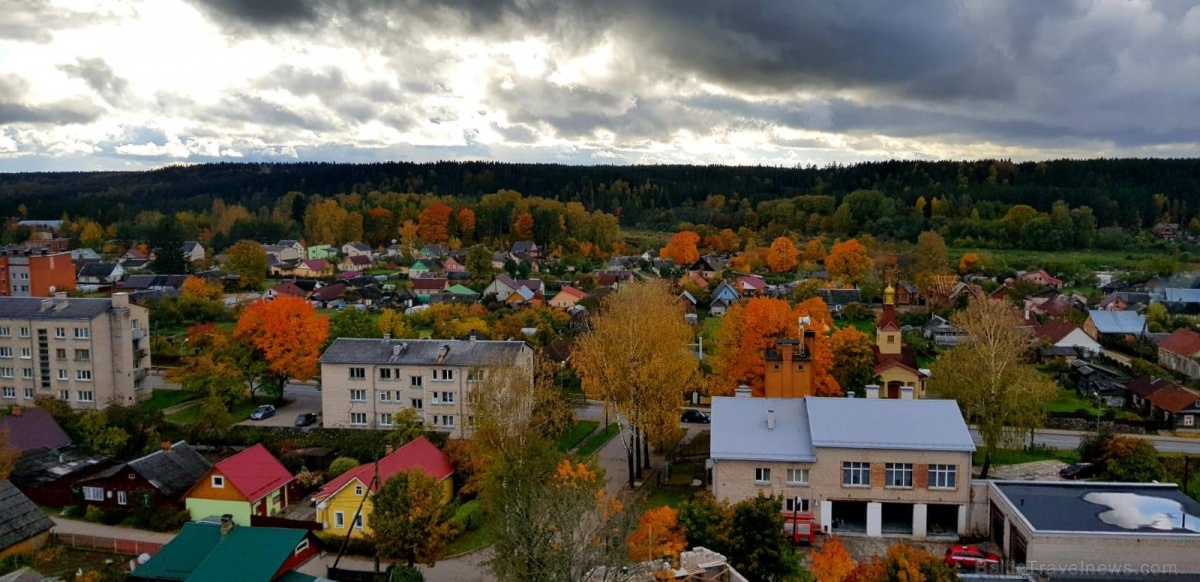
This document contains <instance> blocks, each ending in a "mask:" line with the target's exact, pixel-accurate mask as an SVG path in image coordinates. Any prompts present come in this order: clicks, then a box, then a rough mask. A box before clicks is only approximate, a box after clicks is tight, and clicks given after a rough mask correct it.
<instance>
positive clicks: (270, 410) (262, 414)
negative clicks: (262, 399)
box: [250, 404, 275, 420]
mask: <svg viewBox="0 0 1200 582" xmlns="http://www.w3.org/2000/svg"><path fill="white" fill-rule="evenodd" d="M272 416H275V407H274V406H271V405H270V404H264V405H262V406H259V407H258V408H255V409H254V412H251V413H250V420H266V419H268V418H271V417H272Z"/></svg>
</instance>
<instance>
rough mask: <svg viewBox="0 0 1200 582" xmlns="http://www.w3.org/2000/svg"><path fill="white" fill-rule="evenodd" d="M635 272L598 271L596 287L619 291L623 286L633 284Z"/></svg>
mask: <svg viewBox="0 0 1200 582" xmlns="http://www.w3.org/2000/svg"><path fill="white" fill-rule="evenodd" d="M633 279H634V274H633V271H597V272H596V285H597V286H598V287H612V288H613V289H619V288H620V287H621V286H622V285H624V284H627V283H631V282H633Z"/></svg>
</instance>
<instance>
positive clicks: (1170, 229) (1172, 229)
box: [1151, 222, 1180, 240]
mask: <svg viewBox="0 0 1200 582" xmlns="http://www.w3.org/2000/svg"><path fill="white" fill-rule="evenodd" d="M1151 230H1153V232H1154V236H1157V237H1158V238H1162V239H1168V240H1170V239H1174V238H1178V237H1179V233H1180V230H1179V223H1178V222H1158V223H1155V225H1154V227H1153V228H1152V229H1151Z"/></svg>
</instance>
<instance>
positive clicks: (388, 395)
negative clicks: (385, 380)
mask: <svg viewBox="0 0 1200 582" xmlns="http://www.w3.org/2000/svg"><path fill="white" fill-rule="evenodd" d="M379 401H380V402H391V401H392V391H391V390H384V391H382V392H380V393H379Z"/></svg>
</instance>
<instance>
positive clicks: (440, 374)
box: [433, 369, 454, 382]
mask: <svg viewBox="0 0 1200 582" xmlns="http://www.w3.org/2000/svg"><path fill="white" fill-rule="evenodd" d="M433 379H434V380H440V381H442V382H453V381H454V370H450V369H441V370H436V369H435V370H434V371H433Z"/></svg>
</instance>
